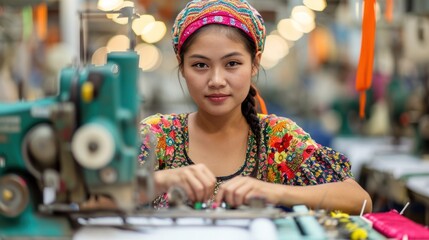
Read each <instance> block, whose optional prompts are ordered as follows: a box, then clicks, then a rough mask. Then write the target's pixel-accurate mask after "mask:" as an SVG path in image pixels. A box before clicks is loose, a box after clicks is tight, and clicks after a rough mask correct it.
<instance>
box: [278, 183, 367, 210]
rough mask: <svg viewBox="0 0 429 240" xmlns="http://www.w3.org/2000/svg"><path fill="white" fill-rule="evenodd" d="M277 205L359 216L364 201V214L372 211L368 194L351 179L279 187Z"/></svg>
mask: <svg viewBox="0 0 429 240" xmlns="http://www.w3.org/2000/svg"><path fill="white" fill-rule="evenodd" d="M279 187H280V188H279V191H281V197H280V199H279V204H282V205H287V206H292V205H297V204H305V205H307V206H308V207H310V208H312V209H328V210H341V211H343V212H347V213H350V214H359V213H360V211H361V209H362V207H363V204H364V202H365V200H366V205H365V209H364V212H371V211H372V200H371V198H370V196H369V194H368V193H367V192H366V191H365V190H364V189H363V188H362V187H361V186H360V185H359V184H358V183H357V182H356V181H355V180H353V179H351V178H349V179H346V180H344V181H342V182H332V183H325V184H318V185H311V186H304V187H302V186H286V185H279Z"/></svg>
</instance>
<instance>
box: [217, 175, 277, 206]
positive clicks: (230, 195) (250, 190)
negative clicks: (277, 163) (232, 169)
mask: <svg viewBox="0 0 429 240" xmlns="http://www.w3.org/2000/svg"><path fill="white" fill-rule="evenodd" d="M278 187H279V186H278V185H276V184H273V183H267V182H263V181H261V180H257V179H255V178H251V177H243V176H237V177H235V178H233V179H231V180H229V181H227V182H224V183H223V184H222V185H220V187H219V191H218V193H217V195H216V202H217V203H220V202H222V201H225V202H226V203H228V204H229V205H231V206H234V207H238V206H240V205H243V204H248V202H249V200H250V199H251V198H255V197H256V198H264V199H265V200H266V201H267V202H268V203H272V204H277V203H278V202H279V199H280V192H281V191H279V190H280V189H278Z"/></svg>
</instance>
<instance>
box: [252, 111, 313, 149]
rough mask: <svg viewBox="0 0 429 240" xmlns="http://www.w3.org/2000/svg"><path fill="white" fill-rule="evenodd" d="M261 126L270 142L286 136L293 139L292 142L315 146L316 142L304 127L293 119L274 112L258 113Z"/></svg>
mask: <svg viewBox="0 0 429 240" xmlns="http://www.w3.org/2000/svg"><path fill="white" fill-rule="evenodd" d="M259 118H260V121H261V125H262V126H261V127H262V129H263V131H264V133H265V134H266V137H268V139H269V141H270V142H277V141H281V140H284V139H285V138H288V139H290V140H292V139H295V140H294V142H301V143H305V145H313V146H317V145H318V144H317V143H316V142H315V141H314V140H313V139H312V138H311V136H310V134H308V133H307V132H306V131H305V130H304V129H302V128H301V127H300V126H299V125H298V124H297V123H296V122H295V121H293V120H292V119H290V118H287V117H281V116H277V115H275V114H269V115H264V114H259Z"/></svg>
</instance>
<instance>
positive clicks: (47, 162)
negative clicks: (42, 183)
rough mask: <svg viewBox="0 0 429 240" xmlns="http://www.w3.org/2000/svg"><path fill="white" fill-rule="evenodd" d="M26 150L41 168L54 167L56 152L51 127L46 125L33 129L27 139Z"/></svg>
mask: <svg viewBox="0 0 429 240" xmlns="http://www.w3.org/2000/svg"><path fill="white" fill-rule="evenodd" d="M28 150H29V151H30V153H31V155H32V156H33V157H34V159H35V160H36V161H37V162H38V163H39V164H40V165H41V166H43V167H52V166H54V164H55V163H56V156H57V152H58V150H57V146H56V137H55V133H54V130H53V129H52V127H50V126H49V125H47V124H40V125H38V126H37V127H35V128H34V129H33V130H32V131H31V134H29V137H28Z"/></svg>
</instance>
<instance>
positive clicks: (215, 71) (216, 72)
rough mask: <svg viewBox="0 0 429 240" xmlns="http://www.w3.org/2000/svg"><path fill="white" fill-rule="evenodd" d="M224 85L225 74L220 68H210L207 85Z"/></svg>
mask: <svg viewBox="0 0 429 240" xmlns="http://www.w3.org/2000/svg"><path fill="white" fill-rule="evenodd" d="M225 85H226V81H225V75H224V73H223V71H222V69H220V68H212V71H211V73H210V79H209V87H213V88H214V87H223V86H225Z"/></svg>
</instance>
